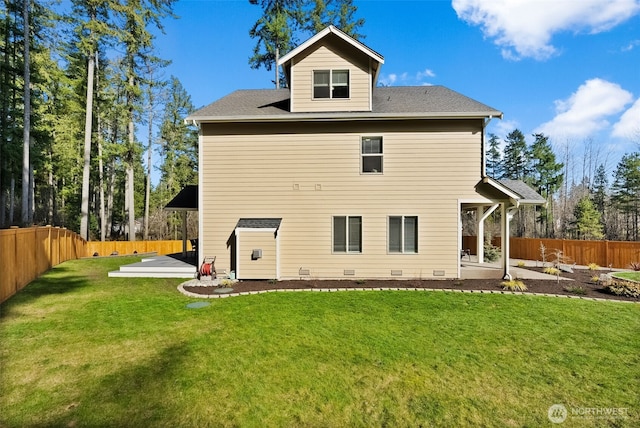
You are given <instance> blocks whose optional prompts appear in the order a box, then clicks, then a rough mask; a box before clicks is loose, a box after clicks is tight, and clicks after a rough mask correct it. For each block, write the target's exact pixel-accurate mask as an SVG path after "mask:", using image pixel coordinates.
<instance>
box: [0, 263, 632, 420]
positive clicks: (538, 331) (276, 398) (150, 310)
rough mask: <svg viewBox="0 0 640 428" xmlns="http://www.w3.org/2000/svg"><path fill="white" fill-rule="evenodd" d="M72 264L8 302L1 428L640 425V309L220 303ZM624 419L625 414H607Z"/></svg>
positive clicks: (395, 294) (433, 297)
mask: <svg viewBox="0 0 640 428" xmlns="http://www.w3.org/2000/svg"><path fill="white" fill-rule="evenodd" d="M135 260H136V259H134V258H104V259H91V260H78V261H71V262H66V263H63V264H61V265H59V266H58V267H56V268H54V269H53V270H51V271H50V272H48V273H47V274H45V275H44V276H43V277H41V278H40V279H38V280H37V281H35V282H34V283H32V284H30V285H29V286H28V287H26V288H25V289H24V290H23V291H22V292H20V293H19V294H18V295H16V296H14V297H13V298H12V299H10V300H9V301H8V302H5V303H4V304H3V305H2V306H1V307H0V311H1V315H0V343H1V348H0V367H1V371H0V426H6V427H29V426H38V427H40V426H78V427H98V426H100V427H108V426H112V427H127V426H130V427H140V426H166V427H194V426H249V427H252V426H255V427H263V426H275V427H279V426H287V427H292V426H322V427H334V426H335V427H342V426H362V427H370V426H420V425H422V426H446V427H449V426H456V427H458V426H500V427H502V426H514V427H520V426H529V427H538V426H552V424H551V422H550V421H549V419H548V415H547V412H548V409H549V407H550V406H552V405H554V404H563V405H564V406H565V408H566V409H567V411H568V416H567V418H566V421H565V422H564V424H562V425H561V426H562V427H583V426H587V427H589V426H593V427H595V426H598V427H599V426H621V427H635V426H640V334H638V332H640V305H638V304H629V303H617V302H593V301H584V300H576V299H562V298H547V297H537V296H517V295H493V294H491V295H488V294H466V293H465V294H462V293H446V292H413V291H388V292H387V291H385V292H376V291H350V292H340V293H315V292H288V293H268V294H261V295H252V296H241V297H232V298H227V299H214V300H211V301H209V302H210V303H211V304H210V306H206V307H203V308H198V309H190V308H187V304H189V303H191V302H194V301H196V299H191V298H187V297H185V296H183V295H181V294H179V293H178V292H177V290H176V287H177V285H178V284H179V283H180V282H182V281H183V280H179V279H131V278H107V272H108V271H109V270H115V269H117V266H118V265H120V264H125V263H131V262H133V261H135ZM613 413H616V414H613Z"/></svg>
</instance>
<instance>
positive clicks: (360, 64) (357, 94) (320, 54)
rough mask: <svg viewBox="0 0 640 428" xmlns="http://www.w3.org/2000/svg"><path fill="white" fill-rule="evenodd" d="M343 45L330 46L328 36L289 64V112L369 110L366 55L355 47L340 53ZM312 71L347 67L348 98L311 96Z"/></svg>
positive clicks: (369, 83) (368, 78) (369, 89)
mask: <svg viewBox="0 0 640 428" xmlns="http://www.w3.org/2000/svg"><path fill="white" fill-rule="evenodd" d="M340 49H342V52H344V51H345V49H344V47H342V48H338V47H336V46H333V44H332V40H331V38H327V40H323V41H322V44H320V43H317V44H316V45H313V46H311V47H310V48H309V49H307V51H306V52H305V54H304V55H300V57H299V58H296V59H295V61H294V62H293V64H292V67H291V77H292V79H291V93H292V100H291V111H292V112H335V111H371V77H370V75H369V58H368V57H367V56H366V55H364V54H363V53H362V52H360V51H358V50H356V49H355V48H352V49H349V50H348V51H349V53H348V54H346V55H345V54H343V56H341V55H340V54H339V53H338V52H340ZM314 70H349V98H343V99H314V98H313V71H314Z"/></svg>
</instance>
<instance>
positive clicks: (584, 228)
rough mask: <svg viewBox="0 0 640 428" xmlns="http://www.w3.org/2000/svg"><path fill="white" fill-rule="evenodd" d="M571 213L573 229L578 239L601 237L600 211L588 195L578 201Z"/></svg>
mask: <svg viewBox="0 0 640 428" xmlns="http://www.w3.org/2000/svg"><path fill="white" fill-rule="evenodd" d="M573 214H574V216H575V221H574V222H573V231H574V233H575V234H576V237H577V238H578V239H602V237H603V236H604V235H603V233H602V223H601V222H600V213H599V212H598V210H596V208H595V207H594V205H593V202H592V201H591V199H590V198H589V197H588V196H584V197H582V198H581V199H580V201H578V204H577V205H576V207H575V209H574V211H573Z"/></svg>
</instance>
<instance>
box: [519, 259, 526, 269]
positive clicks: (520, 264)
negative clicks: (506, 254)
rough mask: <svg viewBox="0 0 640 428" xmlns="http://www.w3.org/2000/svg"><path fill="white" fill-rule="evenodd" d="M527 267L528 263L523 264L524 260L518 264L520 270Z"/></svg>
mask: <svg viewBox="0 0 640 428" xmlns="http://www.w3.org/2000/svg"><path fill="white" fill-rule="evenodd" d="M525 266H526V263H525V262H523V261H522V260H520V261H519V262H518V267H519V268H523V267H525Z"/></svg>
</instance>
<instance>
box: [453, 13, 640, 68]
mask: <svg viewBox="0 0 640 428" xmlns="http://www.w3.org/2000/svg"><path fill="white" fill-rule="evenodd" d="M452 5H453V8H454V9H455V11H456V13H457V14H458V17H459V18H460V19H463V20H465V21H467V22H468V23H470V24H473V25H477V26H480V27H482V31H483V33H484V35H485V36H486V37H489V38H492V39H495V43H496V44H497V45H498V46H500V47H502V55H503V56H504V57H505V58H508V59H519V58H522V57H532V58H535V59H539V60H543V59H547V58H549V57H551V56H553V55H554V54H556V53H557V49H556V48H555V47H554V46H553V45H552V44H551V38H552V36H553V35H554V34H555V33H558V32H562V31H572V32H587V33H599V32H603V31H607V30H609V29H611V28H613V27H615V26H616V25H618V24H620V23H622V22H624V21H626V20H628V19H629V18H631V17H633V16H634V15H636V14H638V13H640V0H574V1H563V0H551V1H540V0H453V1H452Z"/></svg>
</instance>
